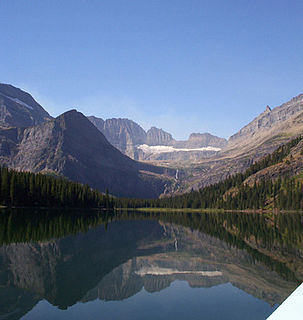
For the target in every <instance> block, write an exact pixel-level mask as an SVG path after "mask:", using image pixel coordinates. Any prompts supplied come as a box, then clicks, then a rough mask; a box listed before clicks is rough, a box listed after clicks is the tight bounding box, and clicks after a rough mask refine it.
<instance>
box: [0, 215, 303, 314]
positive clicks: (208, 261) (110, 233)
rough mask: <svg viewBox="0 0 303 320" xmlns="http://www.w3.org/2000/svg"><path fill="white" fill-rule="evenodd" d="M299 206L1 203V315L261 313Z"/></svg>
mask: <svg viewBox="0 0 303 320" xmlns="http://www.w3.org/2000/svg"><path fill="white" fill-rule="evenodd" d="M302 236H303V215H302V214H298V213H292V214H283V215H278V214H270V215H267V216H265V215H259V214H245V213H203V214H197V213H175V214H172V213H161V214H160V213H158V214H156V213H150V214H144V213H142V214H140V213H131V212H128V213H123V214H117V213H116V214H114V213H104V212H103V213H97V212H84V211H83V212H80V211H68V212H62V211H61V212H60V211H57V210H49V211H46V210H40V211H39V210H11V211H7V210H2V211H0V319H44V320H45V319H153V320H154V319H165V320H167V319H187V320H189V319H233V320H234V319H266V317H268V316H269V315H270V314H271V313H272V312H273V311H274V310H275V309H276V308H277V307H278V305H279V304H281V302H282V301H283V300H284V299H285V298H286V297H287V296H288V295H289V294H290V293H291V292H292V291H293V290H294V289H295V288H296V287H297V286H298V285H299V284H300V283H301V282H302V279H303V259H302V257H303V246H302V244H303V242H302V240H303V238H302Z"/></svg>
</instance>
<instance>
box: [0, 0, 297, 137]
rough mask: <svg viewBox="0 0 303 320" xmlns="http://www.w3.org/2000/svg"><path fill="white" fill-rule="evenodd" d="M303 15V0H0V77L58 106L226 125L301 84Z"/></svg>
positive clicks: (56, 110) (224, 128)
mask: <svg viewBox="0 0 303 320" xmlns="http://www.w3.org/2000/svg"><path fill="white" fill-rule="evenodd" d="M302 16H303V1H302V0H300V1H292V0H284V1H279V0H238V1H236V0H221V1H216V0H211V1H203V0H196V1H194V0H182V1H178V0H109V1H105V0H104V1H102V0H70V1H69V0H0V82H3V83H10V84H13V85H15V86H18V87H21V88H22V89H25V90H27V91H29V92H30V93H31V94H32V95H33V96H34V98H36V100H37V101H38V102H39V103H40V104H42V106H43V107H44V108H45V109H46V110H47V111H48V112H49V113H50V114H51V115H53V116H56V115H59V114H60V113H62V112H64V111H67V110H69V109H72V108H76V109H77V110H79V111H81V112H83V113H84V114H86V115H92V114H93V115H95V116H99V117H102V118H111V117H121V118H124V117H127V118H130V119H132V120H134V121H136V122H138V123H139V124H140V125H141V126H143V128H145V129H148V128H149V127H150V126H152V125H154V126H157V127H160V128H163V129H164V130H166V131H169V132H170V133H172V134H173V136H174V137H175V138H179V139H181V138H182V139H185V138H187V137H188V135H189V134H190V133H191V132H205V131H208V132H211V133H213V134H216V135H220V136H224V137H228V136H230V135H231V134H233V133H234V132H235V131H237V130H238V129H240V128H241V127H242V126H243V125H245V124H246V123H248V122H249V121H251V120H252V119H253V118H254V117H255V116H257V115H258V114H259V113H261V112H262V111H263V110H264V109H265V107H266V105H267V104H269V105H270V106H272V107H274V106H277V105H279V104H281V103H283V102H286V101H288V100H289V99H290V98H292V97H293V96H295V95H298V94H299V93H302V92H303V23H302Z"/></svg>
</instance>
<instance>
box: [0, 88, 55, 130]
mask: <svg viewBox="0 0 303 320" xmlns="http://www.w3.org/2000/svg"><path fill="white" fill-rule="evenodd" d="M50 119H52V117H51V116H50V115H49V114H48V113H47V112H46V111H45V110H44V109H43V108H42V107H41V106H40V105H39V104H38V103H37V102H36V101H35V100H34V99H33V97H32V96H31V95H29V94H28V93H26V92H24V91H22V90H20V89H18V88H15V87H13V86H11V85H8V84H2V83H1V84H0V126H1V127H29V126H33V125H36V124H40V123H42V122H45V121H48V120H50Z"/></svg>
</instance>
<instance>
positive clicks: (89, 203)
mask: <svg viewBox="0 0 303 320" xmlns="http://www.w3.org/2000/svg"><path fill="white" fill-rule="evenodd" d="M301 140H302V137H301V136H300V137H298V138H295V139H293V140H291V141H290V142H289V143H287V144H285V145H284V146H281V147H279V148H278V149H277V150H276V151H275V152H273V153H272V154H271V155H268V156H266V157H265V158H264V159H262V160H260V161H258V162H256V163H254V164H251V166H250V167H249V168H248V169H247V170H246V171H245V172H244V173H239V174H236V175H234V176H231V177H228V178H227V179H225V180H224V181H222V182H219V183H216V184H214V185H211V186H208V187H205V188H203V189H201V190H199V191H192V192H190V193H187V194H183V195H180V196H174V197H168V198H163V199H153V200H146V199H127V198H113V197H111V196H110V195H109V192H108V190H107V191H106V193H105V194H103V193H101V192H99V191H97V190H94V189H91V188H90V187H89V186H88V185H82V184H80V183H76V182H72V181H68V180H67V179H63V178H56V177H53V176H49V175H43V174H34V173H29V172H18V171H15V170H10V169H7V168H0V190H1V192H0V205H1V204H2V205H4V206H19V207H20V206H29V207H49V208H51V207H69V208H104V209H109V208H114V207H115V208H116V209H123V208H146V210H147V209H148V208H150V209H152V208H165V209H167V208H171V209H185V208H187V209H197V210H198V211H201V210H205V209H210V208H211V209H224V210H235V209H238V210H247V209H272V208H278V209H286V210H302V209H303V181H302V179H299V177H298V176H295V177H283V178H282V177H280V178H278V179H276V180H272V179H261V180H260V181H258V182H255V183H254V185H253V186H251V185H248V184H246V183H244V182H245V180H246V179H247V178H248V177H250V176H252V175H253V174H255V173H257V172H259V171H260V170H262V169H265V168H268V167H270V166H272V165H275V164H277V163H280V162H282V161H285V158H286V157H287V156H288V155H289V154H290V152H291V150H292V148H294V147H295V146H296V145H297V144H298V143H299V142H300V141H301ZM291 158H292V156H290V159H291ZM286 161H288V159H286Z"/></svg>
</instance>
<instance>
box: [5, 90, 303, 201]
mask: <svg viewBox="0 0 303 320" xmlns="http://www.w3.org/2000/svg"><path fill="white" fill-rule="evenodd" d="M88 119H89V120H90V121H89V120H88ZM88 119H87V118H86V117H85V116H84V115H83V114H81V113H80V112H77V111H76V110H71V111H69V112H66V113H64V114H62V115H61V116H59V117H57V118H55V119H53V118H52V117H51V116H50V115H49V114H48V113H47V111H45V110H44V109H43V107H42V106H41V105H39V104H38V103H37V102H36V101H35V100H34V99H33V98H32V97H31V95H30V94H28V93H26V92H24V91H22V90H20V89H18V88H15V87H13V86H11V85H7V84H0V164H1V165H7V166H9V167H12V168H15V169H18V170H27V171H33V172H45V173H48V174H55V175H59V176H65V177H67V178H69V179H72V180H76V181H79V182H82V183H88V184H89V185H90V186H92V187H95V188H97V189H99V190H100V191H105V190H106V188H108V189H109V190H110V192H111V193H112V194H113V195H117V196H133V197H148V198H150V197H158V196H159V195H161V194H169V195H170V194H178V193H183V192H187V191H190V190H192V189H199V188H201V187H203V186H206V185H209V184H212V183H215V182H218V181H220V180H222V179H224V178H226V177H227V176H229V175H232V174H235V173H237V172H242V171H244V170H245V169H247V168H248V167H249V166H250V165H251V164H252V163H253V162H254V161H256V160H259V159H260V158H262V157H263V156H264V155H266V154H268V153H271V152H272V151H273V150H274V149H276V148H277V146H279V145H281V144H283V143H285V142H287V141H289V140H290V139H292V138H293V137H295V136H297V135H299V134H301V133H303V95H299V96H297V97H295V98H293V99H292V100H290V101H289V102H287V103H285V104H283V105H281V106H279V107H276V108H274V109H273V110H271V109H270V108H269V107H266V110H265V111H264V112H263V113H261V114H260V115H259V116H258V117H256V118H255V119H254V120H253V121H252V122H251V123H249V124H248V125H246V126H245V127H244V128H242V129H241V130H240V131H239V132H237V133H236V134H234V135H233V136H231V137H230V138H229V139H228V141H227V140H225V139H223V138H219V137H216V136H213V135H211V134H209V133H192V134H191V135H190V137H189V139H188V140H186V141H177V140H175V139H174V138H173V137H172V135H171V134H169V133H168V132H166V131H164V130H163V129H158V128H156V127H152V128H151V129H149V130H148V131H145V130H144V129H143V128H142V127H140V125H138V124H137V123H135V122H134V121H132V120H128V119H107V120H103V119H100V118H97V117H94V116H90V117H88ZM129 157H130V158H132V159H135V160H140V161H142V160H144V161H146V160H148V162H149V164H147V163H146V162H145V163H144V162H137V161H134V160H132V159H130V158H129ZM163 164H165V167H163ZM159 165H161V166H159Z"/></svg>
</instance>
